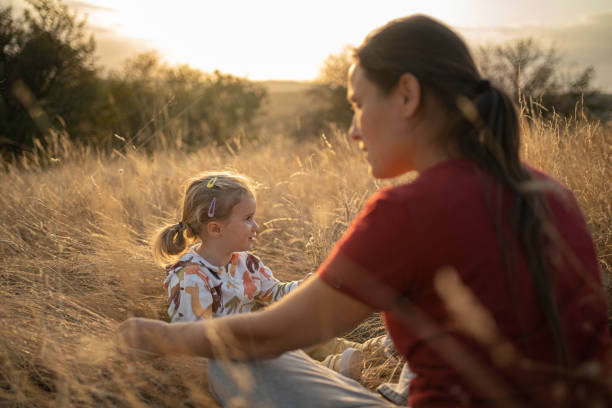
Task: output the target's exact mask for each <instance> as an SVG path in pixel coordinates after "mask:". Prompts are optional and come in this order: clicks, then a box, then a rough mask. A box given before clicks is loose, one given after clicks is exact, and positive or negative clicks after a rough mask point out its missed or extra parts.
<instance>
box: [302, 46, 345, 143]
mask: <svg viewBox="0 0 612 408" xmlns="http://www.w3.org/2000/svg"><path fill="white" fill-rule="evenodd" d="M351 63H352V47H345V48H344V49H343V50H342V51H341V52H339V53H338V54H330V55H329V56H328V57H327V58H326V59H325V61H324V62H323V66H322V67H321V70H320V72H319V76H318V78H317V81H316V82H317V86H315V87H314V88H313V89H312V90H311V91H310V93H309V97H310V99H311V100H312V103H313V105H314V106H315V108H314V109H313V110H312V111H309V112H306V113H304V115H303V117H302V118H301V121H300V127H299V128H298V129H296V131H295V132H294V133H296V135H297V136H298V137H304V136H319V135H320V134H321V133H325V132H328V131H330V130H331V129H332V128H339V129H347V128H348V127H349V125H350V123H351V119H352V116H353V113H352V110H351V105H350V103H349V102H348V100H347V99H346V91H347V88H346V87H347V81H348V69H349V67H350V66H351Z"/></svg>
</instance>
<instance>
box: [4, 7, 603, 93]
mask: <svg viewBox="0 0 612 408" xmlns="http://www.w3.org/2000/svg"><path fill="white" fill-rule="evenodd" d="M12 3H13V4H15V5H17V6H19V5H21V4H23V0H13V1H12ZM66 4H68V5H69V6H70V7H71V8H73V9H74V10H76V11H77V12H78V13H80V14H82V15H87V16H88V23H89V26H90V27H91V29H92V31H93V32H94V34H95V36H96V39H97V42H98V55H99V56H100V58H99V61H100V63H101V64H102V65H104V66H107V67H115V68H116V67H119V66H120V65H121V63H122V61H123V60H125V58H127V57H129V56H133V55H135V54H137V53H140V52H144V51H149V50H153V49H155V50H158V51H159V53H160V54H161V55H162V56H163V57H164V59H165V60H166V61H167V62H169V63H176V64H189V65H191V66H193V67H196V68H199V69H202V70H204V71H212V70H215V69H218V70H220V71H222V72H228V73H232V74H234V75H238V76H243V77H249V78H250V79H296V80H311V79H313V78H315V77H316V75H317V73H318V70H319V67H320V65H321V63H322V61H323V60H324V59H325V57H327V56H328V55H329V54H332V53H337V52H339V51H340V50H342V49H343V48H344V47H345V46H346V45H358V44H359V43H360V42H361V41H362V40H363V38H364V36H365V35H366V34H367V33H368V32H369V31H371V30H372V29H374V28H376V27H378V26H380V25H382V24H384V23H385V22H387V21H389V20H391V19H393V18H397V17H400V16H404V15H408V14H413V13H424V14H429V15H431V16H434V17H436V18H439V19H440V20H442V21H444V22H446V23H448V24H450V25H452V26H453V27H455V28H456V29H458V30H459V31H460V32H461V33H462V34H463V35H464V36H465V37H466V38H467V40H468V41H469V42H470V43H471V44H472V45H474V44H478V43H483V42H494V41H503V40H507V39H512V38H517V37H521V36H533V37H536V38H539V39H540V40H542V41H544V42H546V43H549V44H555V45H556V46H557V47H559V48H560V50H561V52H562V53H563V54H564V56H566V57H567V59H568V62H569V63H574V64H581V65H587V64H591V65H594V66H595V68H596V71H597V73H598V76H597V77H596V82H597V81H599V82H600V83H602V84H604V87H609V88H610V89H612V79H611V78H606V75H609V74H608V72H610V71H612V57H610V55H612V49H611V47H610V45H609V41H606V40H605V39H606V38H609V37H610V35H612V32H611V31H612V29H611V28H610V27H611V26H612V24H609V20H610V19H611V16H612V5H610V3H609V2H607V1H601V0H589V1H584V2H582V3H580V4H578V2H573V1H569V0H542V1H539V2H535V3H534V2H533V1H529V0H518V1H515V2H512V3H500V2H489V1H484V0H468V1H462V2H457V1H450V0H434V1H384V0H383V1H378V2H376V4H375V6H374V5H373V4H372V3H370V2H365V1H346V0H342V1H320V0H315V1H312V2H307V3H305V2H289V1H274V0H266V1H257V2H253V1H224V2H221V1H202V0H200V1H198V0H181V1H176V2H173V3H172V4H171V5H170V3H168V2H165V1H146V0H130V1H122V0H85V1H74V0H73V1H66ZM602 19H603V20H602ZM587 44H588V46H587ZM602 48H603V49H602ZM590 49H592V52H591V51H589V50H590ZM606 51H607V52H606Z"/></svg>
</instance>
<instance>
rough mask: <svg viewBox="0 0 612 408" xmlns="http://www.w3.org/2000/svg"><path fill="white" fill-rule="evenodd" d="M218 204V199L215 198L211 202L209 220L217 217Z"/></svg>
mask: <svg viewBox="0 0 612 408" xmlns="http://www.w3.org/2000/svg"><path fill="white" fill-rule="evenodd" d="M216 204H217V197H213V199H212V200H211V201H210V205H209V206H208V218H212V217H214V216H215V205H216Z"/></svg>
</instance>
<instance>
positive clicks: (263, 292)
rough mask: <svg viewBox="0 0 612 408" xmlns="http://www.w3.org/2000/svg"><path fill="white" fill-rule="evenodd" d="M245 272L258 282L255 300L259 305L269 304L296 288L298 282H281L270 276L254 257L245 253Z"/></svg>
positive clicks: (267, 270) (269, 272)
mask: <svg viewBox="0 0 612 408" xmlns="http://www.w3.org/2000/svg"><path fill="white" fill-rule="evenodd" d="M246 265H247V272H246V273H252V274H253V275H254V277H255V278H256V279H258V280H259V282H260V288H259V291H258V292H257V293H256V294H255V299H256V300H257V301H258V302H259V303H260V304H264V305H267V304H270V303H272V302H275V301H277V300H278V299H280V298H281V297H283V296H285V295H286V294H287V293H289V292H291V291H292V290H294V289H295V288H297V287H298V285H299V283H300V281H292V282H281V281H279V280H278V279H276V278H275V277H274V275H272V271H271V270H270V268H268V267H267V266H265V265H264V264H263V263H262V262H261V260H260V259H259V258H257V257H256V256H255V255H253V254H250V253H247V258H246Z"/></svg>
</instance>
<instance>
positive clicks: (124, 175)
mask: <svg viewBox="0 0 612 408" xmlns="http://www.w3.org/2000/svg"><path fill="white" fill-rule="evenodd" d="M523 131H524V134H525V143H524V153H525V158H526V161H527V162H529V163H530V164H532V165H533V166H535V167H536V168H541V169H543V170H544V171H546V172H548V173H550V174H551V175H553V176H554V177H555V178H557V179H558V180H560V181H561V182H563V183H564V184H566V185H567V186H569V187H570V188H571V189H572V190H573V191H574V192H575V194H576V195H577V197H578V200H579V202H580V205H581V206H582V209H583V210H584V213H585V215H586V218H587V221H588V224H589V227H590V228H591V231H592V233H593V237H594V240H595V243H596V246H597V249H598V251H599V252H598V253H599V259H600V262H601V265H602V269H603V271H604V274H605V275H606V277H608V278H610V277H611V275H612V269H611V265H612V253H611V245H610V239H611V233H612V221H611V220H612V217H611V214H610V212H611V208H612V192H611V191H610V189H611V186H610V182H609V180H610V179H612V168H611V167H612V164H611V163H612V160H611V159H612V143H611V142H612V128H611V127H610V126H603V125H601V124H599V123H596V122H591V121H588V120H586V119H584V118H582V117H579V116H578V117H575V118H571V119H562V118H559V117H555V118H553V119H552V120H543V119H542V118H528V117H525V118H524V121H523ZM210 169H232V170H235V171H238V172H241V173H245V174H247V175H249V176H251V177H252V178H253V179H254V180H256V181H257V182H258V183H259V185H258V189H257V190H258V191H257V202H258V213H257V216H256V217H257V219H258V221H259V223H260V225H261V226H262V231H261V233H260V234H259V235H258V241H257V246H256V251H255V252H256V253H257V254H258V255H260V257H261V258H262V260H263V261H264V263H266V264H267V265H268V266H270V267H271V269H272V270H273V271H274V272H275V274H276V276H277V277H278V278H279V279H281V280H283V279H285V280H288V279H296V278H301V277H303V276H304V275H305V274H307V273H309V272H312V271H313V270H315V269H316V267H317V266H318V265H319V264H320V263H321V261H322V260H323V259H324V258H325V256H326V255H327V253H328V252H329V250H330V249H331V247H332V245H333V244H334V242H335V241H336V240H337V239H338V238H339V237H340V235H341V234H342V232H343V231H344V230H345V229H346V227H347V226H348V224H349V222H350V221H351V219H352V218H353V217H354V216H355V214H356V213H357V212H358V211H359V210H360V208H361V206H362V205H363V203H364V200H365V199H366V198H367V197H368V196H369V195H371V194H372V193H373V192H374V191H375V190H376V189H377V188H379V187H380V182H379V181H376V180H374V179H373V178H372V177H370V176H369V173H368V166H367V163H366V162H365V161H364V160H363V158H362V156H361V155H360V153H359V152H358V151H357V149H356V148H355V147H354V146H353V144H352V143H350V141H349V140H348V139H347V137H346V135H345V134H343V133H341V132H338V134H335V135H331V136H330V137H329V138H321V139H318V140H313V141H309V142H302V143H297V142H294V141H291V140H288V139H287V138H282V137H271V138H269V139H268V140H265V141H259V142H245V141H242V140H240V139H236V140H233V141H231V142H230V143H228V144H227V145H225V146H211V147H206V148H203V149H199V150H196V151H185V150H179V149H171V150H167V151H158V152H154V153H153V154H149V155H147V154H144V153H141V152H139V151H134V150H132V149H127V148H126V152H124V153H119V152H116V153H115V154H114V155H112V156H110V157H108V156H104V155H101V154H99V153H96V152H95V151H93V150H91V149H88V148H85V147H80V146H76V145H73V144H71V143H70V142H69V141H68V139H67V138H66V137H63V136H62V135H59V134H55V135H52V137H50V138H49V140H48V143H47V147H45V148H43V147H42V146H40V147H39V148H38V150H37V151H36V152H34V153H32V154H30V155H27V156H24V157H23V158H22V159H21V160H19V161H17V162H11V163H9V162H4V163H2V170H1V181H0V208H1V209H2V211H1V214H0V220H1V221H0V259H1V261H0V279H1V281H0V282H1V284H0V291H1V292H0V296H1V298H2V307H0V333H1V336H0V365H1V367H0V405H3V406H4V405H6V406H16V407H17V406H24V407H26V406H27V407H30V406H35V407H46V406H125V407H141V406H142V407H145V406H168V407H176V406H215V403H214V401H213V400H212V398H211V396H210V395H209V393H208V388H207V383H206V370H205V365H206V363H205V360H203V359H179V358H173V359H152V360H135V359H129V358H127V357H126V356H124V355H121V354H118V353H117V352H116V351H115V348H114V346H113V342H112V335H113V330H114V328H115V326H116V324H117V323H118V322H120V321H122V320H124V319H126V318H128V317H130V316H142V317H150V318H157V319H166V314H165V310H166V300H165V295H164V291H163V289H162V286H161V284H162V281H163V278H164V272H163V270H162V269H161V268H160V267H158V266H157V265H155V263H154V262H153V260H152V256H151V249H150V242H149V238H150V237H151V235H152V233H153V231H154V230H155V229H156V228H158V227H159V226H160V225H162V224H164V223H166V222H176V221H177V205H178V202H179V197H180V194H181V189H182V182H183V181H184V180H185V179H187V178H188V177H190V176H192V175H194V174H196V173H198V172H200V171H203V170H210ZM409 178H410V176H406V177H405V178H403V179H401V180H394V181H391V183H398V182H405V181H407V180H408V179H409ZM608 281H609V279H608ZM381 331H382V324H381V322H380V320H379V319H378V318H376V317H374V318H372V319H370V320H368V321H367V322H365V323H364V324H362V325H361V326H359V327H358V328H357V329H355V330H354V331H353V332H351V333H348V334H347V336H348V337H349V338H351V339H355V340H365V339H367V338H368V337H371V336H373V335H375V334H379V333H380V332H381ZM398 369H399V367H397V366H396V365H394V364H391V365H389V364H387V363H385V362H380V361H377V362H375V361H373V360H367V361H366V365H365V369H364V376H363V383H364V384H365V385H366V386H368V387H370V388H373V387H375V386H376V385H377V384H378V383H379V382H381V381H384V380H387V379H390V378H391V377H393V376H396V375H397V372H398Z"/></svg>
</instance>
